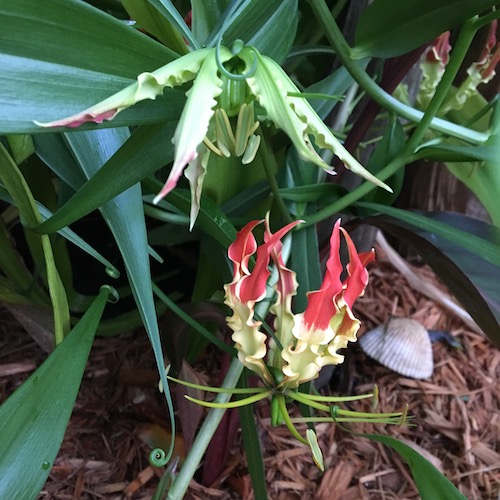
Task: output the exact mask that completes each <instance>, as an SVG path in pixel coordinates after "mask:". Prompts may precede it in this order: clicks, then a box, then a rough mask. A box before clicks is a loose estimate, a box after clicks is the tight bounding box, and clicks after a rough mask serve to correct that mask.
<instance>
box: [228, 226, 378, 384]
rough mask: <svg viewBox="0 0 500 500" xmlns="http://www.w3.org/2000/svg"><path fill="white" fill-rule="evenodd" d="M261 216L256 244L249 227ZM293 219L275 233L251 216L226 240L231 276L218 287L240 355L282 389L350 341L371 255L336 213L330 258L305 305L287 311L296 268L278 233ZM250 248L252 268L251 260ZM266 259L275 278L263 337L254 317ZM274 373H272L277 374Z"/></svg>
mask: <svg viewBox="0 0 500 500" xmlns="http://www.w3.org/2000/svg"><path fill="white" fill-rule="evenodd" d="M262 222H264V223H265V228H264V243H263V244H262V245H257V242H256V240H255V237H254V235H253V233H252V231H253V230H254V229H255V228H256V227H257V226H258V225H259V224H261V223H262ZM299 223H300V221H296V222H293V223H291V224H288V225H287V226H285V227H284V228H282V229H281V230H279V231H277V232H276V233H274V234H273V233H272V232H271V230H270V228H269V220H268V218H266V220H265V221H252V222H250V223H248V224H247V225H246V226H245V227H244V228H243V229H242V230H241V231H240V232H239V233H238V236H237V238H236V241H235V242H234V243H233V244H232V245H231V246H230V247H229V252H228V254H229V258H230V259H231V260H232V261H233V271H234V272H233V281H232V282H231V283H229V284H228V285H226V286H225V290H226V304H227V305H228V306H229V307H230V308H231V309H232V311H233V315H232V316H231V317H230V318H228V325H229V326H230V328H231V329H232V330H233V332H234V333H233V336H232V338H233V340H234V342H235V344H236V348H237V349H238V356H239V359H240V361H241V362H242V363H243V364H244V365H245V366H247V368H249V369H251V370H253V371H254V372H256V373H258V374H259V375H260V376H261V377H262V379H263V380H264V382H265V383H266V384H267V385H270V386H275V387H279V388H281V389H289V388H294V387H297V386H298V385H300V384H301V383H303V382H307V381H309V380H312V379H314V378H316V377H317V376H318V374H319V371H320V370H321V368H322V367H323V366H325V365H329V364H339V363H342V361H343V360H344V357H343V356H342V355H340V354H338V351H339V349H342V348H345V347H346V346H347V343H348V342H354V341H355V340H356V332H357V330H358V329H359V320H357V319H356V318H355V317H354V315H353V313H352V306H353V304H354V301H355V300H356V299H357V298H358V297H360V296H361V295H363V293H364V290H365V288H366V285H367V283H368V272H367V270H366V266H367V265H368V263H370V262H371V261H372V260H373V259H374V252H373V250H372V251H371V252H366V253H362V254H358V253H357V251H356V248H355V246H354V244H353V242H352V240H351V238H350V236H349V235H348V234H347V232H346V231H345V230H344V229H343V228H342V227H341V226H340V220H339V221H337V223H336V224H335V226H334V228H333V232H332V236H331V239H330V257H329V258H328V261H327V263H326V271H325V276H324V279H323V283H322V285H321V287H320V289H319V290H316V291H312V292H309V294H308V303H307V307H306V309H305V311H304V312H302V313H298V314H293V312H292V299H293V296H294V295H295V293H296V290H297V281H296V278H295V273H294V272H293V271H292V270H290V269H288V268H287V267H286V266H285V264H284V261H283V256H282V243H281V239H282V238H283V236H285V234H286V233H287V232H289V231H290V230H291V229H292V228H293V227H294V226H295V225H297V224H299ZM341 233H342V234H343V235H344V238H345V240H346V243H347V247H348V251H349V264H348V265H347V277H346V278H345V279H344V280H343V281H342V280H341V274H342V272H343V267H342V264H341V262H340V255H339V251H340V234H341ZM255 253H256V257H255V263H254V265H253V268H251V266H250V260H251V258H252V256H253V255H254V254H255ZM271 261H272V262H273V263H274V265H275V269H276V274H277V280H276V281H275V282H274V283H273V284H272V288H273V289H274V291H275V292H276V299H275V303H274V304H273V306H272V308H271V312H272V313H273V314H274V315H275V321H274V330H275V336H274V338H272V339H268V338H267V335H266V334H265V333H263V332H262V330H261V326H262V322H261V321H260V320H257V319H256V318H255V305H256V304H257V303H259V302H261V301H262V300H264V299H265V297H266V287H267V286H269V281H270V276H271V273H270V270H269V265H270V263H271ZM276 373H278V379H277V377H276Z"/></svg>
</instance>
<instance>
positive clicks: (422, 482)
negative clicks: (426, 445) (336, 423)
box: [361, 434, 466, 500]
mask: <svg viewBox="0 0 500 500" xmlns="http://www.w3.org/2000/svg"><path fill="white" fill-rule="evenodd" d="M361 436H363V437H366V438H368V439H371V440H372V441H378V442H379V443H383V444H385V445H386V446H389V447H390V448H392V449H393V450H395V451H396V452H397V453H399V454H400V455H401V456H402V457H403V458H404V459H405V461H406V463H407V464H408V466H409V467H410V470H411V473H412V475H413V479H414V481H415V485H416V486H417V489H418V491H419V493H420V498H421V499H422V500H443V499H445V498H446V500H466V497H465V496H464V495H462V493H460V491H458V490H457V489H456V488H455V486H453V484H452V483H451V482H450V481H449V480H448V479H447V478H446V477H445V476H444V475H443V474H442V473H441V472H439V471H438V470H437V469H436V467H434V465H432V464H431V463H430V462H429V461H428V460H426V459H425V458H424V457H423V456H422V455H420V454H419V453H417V452H416V451H415V450H414V449H413V448H411V447H410V446H408V445H407V444H404V443H401V442H400V441H398V440H397V439H394V438H392V437H389V436H380V435H378V434H361Z"/></svg>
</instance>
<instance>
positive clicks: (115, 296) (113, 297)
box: [100, 285, 120, 304]
mask: <svg viewBox="0 0 500 500" xmlns="http://www.w3.org/2000/svg"><path fill="white" fill-rule="evenodd" d="M100 289H101V290H107V292H108V302H109V303H110V304H116V303H117V302H118V301H119V300H120V294H119V293H118V292H117V291H116V288H114V287H112V286H110V285H103V286H101V288H100Z"/></svg>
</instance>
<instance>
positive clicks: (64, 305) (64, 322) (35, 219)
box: [0, 143, 70, 342]
mask: <svg viewBox="0 0 500 500" xmlns="http://www.w3.org/2000/svg"><path fill="white" fill-rule="evenodd" d="M0 179H1V180H2V182H3V183H4V185H5V187H6V188H7V190H8V191H9V194H10V196H12V199H13V200H14V204H15V206H16V207H17V208H18V209H19V214H20V217H21V222H22V223H23V224H26V225H27V226H35V225H37V224H39V223H40V222H41V220H42V218H41V216H40V213H39V212H38V208H37V205H36V202H35V199H34V198H33V195H32V194H31V191H30V188H29V186H28V184H27V183H26V181H25V179H24V177H23V175H22V173H21V171H20V170H19V168H18V166H17V165H16V164H15V162H14V160H12V158H11V157H10V155H9V153H8V152H7V150H6V149H5V147H4V146H3V144H1V143H0ZM40 240H41V246H42V249H43V258H44V262H45V269H46V275H47V283H48V287H49V293H50V299H51V301H52V308H53V310H54V327H55V332H54V334H55V338H56V342H60V341H61V340H62V339H63V337H64V335H65V334H66V333H67V332H68V331H69V325H70V321H69V306H68V299H67V296H66V291H65V289H64V286H63V284H62V282H61V278H60V276H59V272H58V270H57V267H56V263H55V261H54V254H53V251H52V244H51V242H50V239H49V237H48V236H46V235H42V236H41V238H40Z"/></svg>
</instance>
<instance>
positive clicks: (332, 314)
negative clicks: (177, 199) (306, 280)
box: [169, 214, 407, 470]
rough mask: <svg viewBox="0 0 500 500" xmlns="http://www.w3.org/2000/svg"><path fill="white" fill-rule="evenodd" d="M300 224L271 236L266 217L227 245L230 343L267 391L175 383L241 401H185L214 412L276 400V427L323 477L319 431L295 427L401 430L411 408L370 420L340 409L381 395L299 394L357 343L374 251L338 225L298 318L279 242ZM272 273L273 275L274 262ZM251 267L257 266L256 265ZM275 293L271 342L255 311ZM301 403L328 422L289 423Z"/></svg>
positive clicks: (371, 416) (292, 285)
mask: <svg viewBox="0 0 500 500" xmlns="http://www.w3.org/2000/svg"><path fill="white" fill-rule="evenodd" d="M263 222H264V242H263V243H262V244H261V245H258V244H257V241H256V239H255V237H254V235H253V230H254V229H255V228H256V227H257V226H259V225H260V224H262V223H263ZM300 222H301V221H295V222H292V223H290V224H288V225H287V226H285V227H283V228H282V229H280V230H279V231H277V232H276V233H272V232H271V230H270V227H269V214H268V216H267V217H266V219H265V220H256V221H251V222H249V223H248V224H247V225H246V226H245V227H244V228H243V229H242V230H241V231H240V232H239V233H238V235H237V237H236V240H235V241H234V243H233V244H232V245H230V247H229V250H228V256H229V258H230V259H231V260H232V261H233V280H232V281H231V283H229V284H227V285H225V287H224V288H225V291H226V301H225V303H226V304H227V305H228V306H229V307H230V308H231V309H232V311H233V315H232V316H231V317H229V318H227V322H228V325H229V327H230V328H231V329H232V330H233V332H234V333H233V335H232V338H233V340H234V342H235V345H236V349H237V351H238V358H239V360H240V361H241V363H242V364H243V365H244V366H246V367H247V368H249V369H250V370H252V371H253V372H255V373H257V374H258V375H259V376H260V377H261V378H262V380H263V381H264V384H265V387H253V388H237V389H226V388H218V387H204V386H200V385H197V384H192V383H189V382H184V381H182V380H178V379H173V378H171V377H169V378H171V380H173V381H175V382H177V383H180V384H182V385H185V386H188V387H194V388H198V389H201V390H205V391H207V392H214V393H221V392H222V393H224V392H225V393H230V394H238V395H239V396H240V398H241V397H242V396H244V397H243V399H237V400H236V401H230V402H227V403H219V402H216V401H215V402H208V401H202V400H199V399H194V398H192V397H190V396H185V397H186V399H188V400H189V401H192V402H194V403H197V404H200V405H202V406H207V407H209V408H237V407H240V406H244V405H248V404H253V403H256V402H257V401H261V400H263V399H267V398H271V423H272V425H273V426H276V425H281V424H282V423H284V424H285V425H286V426H287V428H288V429H289V430H290V432H291V434H292V435H293V436H294V437H295V438H296V439H297V440H299V441H300V442H301V443H303V444H306V445H308V446H309V447H310V448H311V452H312V457H313V459H314V462H315V463H316V465H317V466H318V467H319V468H320V469H321V470H324V463H323V457H322V453H321V449H320V446H319V444H318V441H317V437H316V434H315V432H314V430H312V429H307V431H306V435H305V437H304V436H302V435H301V434H300V432H299V431H298V430H297V428H296V427H295V424H296V423H304V422H307V423H319V422H338V423H345V422H372V423H386V424H396V425H403V424H404V423H405V422H406V421H407V408H404V409H403V410H402V411H399V412H395V413H366V412H356V411H352V410H346V409H343V408H341V407H340V406H339V405H338V403H342V402H347V401H350V402H352V401H358V400H362V399H371V400H372V401H373V404H372V408H375V406H376V404H377V400H378V389H377V388H376V387H374V390H373V392H372V393H370V394H363V395H358V396H340V397H336V396H316V395H314V394H307V393H303V392H300V389H299V385H300V384H302V383H303V382H307V381H309V380H312V379H314V378H315V377H316V376H317V375H318V373H319V371H320V369H321V368H322V367H323V366H325V365H328V364H339V363H342V361H343V360H344V357H343V356H342V355H340V354H339V353H338V350H339V349H341V348H344V347H346V346H347V343H348V342H354V341H355V340H356V332H357V330H358V328H359V321H358V320H357V319H356V318H355V317H354V316H353V314H352V310H351V309H352V305H353V303H354V301H355V300H356V298H357V297H359V296H361V295H363V293H364V290H365V288H366V285H367V282H368V272H367V270H366V266H367V265H368V264H369V263H370V262H371V261H372V260H373V259H374V252H373V250H372V251H370V252H366V253H361V254H358V253H357V251H356V248H355V246H354V244H353V242H352V240H351V238H350V237H349V235H348V234H347V232H346V231H345V230H344V229H343V228H342V227H341V226H340V220H338V221H337V223H336V224H335V226H334V228H333V232H332V236H331V239H330V256H329V258H328V261H327V264H326V272H325V276H324V279H323V283H322V285H321V287H320V289H319V290H317V291H314V292H310V293H309V295H308V303H307V307H306V310H305V311H304V312H303V313H299V314H293V312H292V298H293V296H294V295H295V293H296V290H297V280H296V279H295V273H294V272H293V271H292V270H290V269H288V268H287V267H286V265H285V263H284V258H283V254H282V249H283V244H282V242H281V240H282V238H283V237H284V236H285V235H286V234H287V233H288V232H289V231H290V230H291V229H292V228H293V227H295V226H296V225H297V224H300ZM341 232H342V233H343V235H344V238H345V240H346V242H347V247H348V250H349V257H350V262H349V264H348V265H347V274H348V276H347V278H346V279H345V280H344V281H342V280H341V279H340V275H341V273H342V271H343V268H342V264H341V262H340V257H339V250H340V233H341ZM271 262H272V263H273V264H274V268H275V269H274V271H273V273H271V271H270V268H269V266H270V263H271ZM252 264H253V265H252ZM270 288H271V289H274V292H275V294H276V300H275V302H274V304H273V305H272V307H271V308H270V311H271V312H272V313H273V314H274V316H275V320H274V324H273V329H274V333H273V334H271V338H268V337H267V335H266V334H265V333H263V331H262V329H261V327H262V326H263V325H262V321H261V319H260V318H258V317H257V314H256V312H255V308H256V305H258V304H259V303H261V302H263V301H264V300H266V298H267V297H268V296H269V291H270V290H269V289H270ZM288 399H291V400H293V401H296V402H299V403H301V404H304V405H307V406H309V407H311V408H312V409H314V411H315V413H316V412H317V411H320V412H325V413H326V414H327V415H328V416H326V417H325V416H316V415H314V416H311V417H305V418H291V417H290V415H289V413H288V409H287V400H288Z"/></svg>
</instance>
